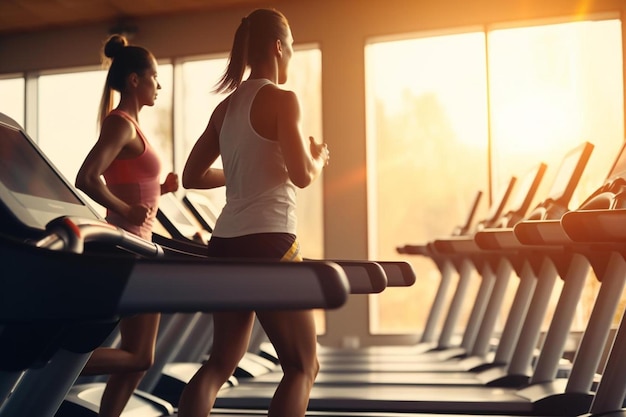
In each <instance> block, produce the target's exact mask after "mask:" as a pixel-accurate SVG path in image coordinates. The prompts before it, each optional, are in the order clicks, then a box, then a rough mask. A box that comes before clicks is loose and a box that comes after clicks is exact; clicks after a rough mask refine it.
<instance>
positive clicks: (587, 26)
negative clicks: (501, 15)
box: [489, 20, 624, 328]
mask: <svg viewBox="0 0 626 417" xmlns="http://www.w3.org/2000/svg"><path fill="white" fill-rule="evenodd" d="M621 40H622V34H621V25H620V22H619V21H618V20H605V21H586V22H573V23H564V24H555V25H546V26H537V27H525V28H515V29H503V30H495V31H493V32H490V33H489V64H490V67H489V74H490V92H491V100H490V101H491V109H492V111H491V120H492V138H493V149H494V152H493V154H494V160H493V167H494V181H498V180H501V179H506V178H509V177H510V176H511V175H518V174H522V173H523V172H524V171H525V170H527V169H528V168H529V167H530V165H531V164H536V163H538V162H539V161H543V162H545V163H546V164H547V165H548V171H547V172H546V176H545V177H544V180H543V182H542V187H541V188H540V189H539V191H538V193H537V195H538V198H537V200H538V201H541V200H543V199H544V198H545V197H546V196H547V194H548V190H549V187H550V186H551V185H552V181H553V178H554V175H555V174H556V172H555V171H556V170H557V169H558V167H559V163H560V161H561V159H562V158H563V156H564V155H565V153H566V152H567V151H568V150H570V149H571V148H573V147H574V146H576V145H577V144H579V143H581V142H583V141H589V142H591V143H593V144H594V145H595V148H594V150H593V153H592V155H591V159H590V161H589V164H588V166H587V168H586V170H585V174H584V176H583V178H582V179H581V182H580V184H579V186H578V188H577V191H576V194H575V195H574V198H573V200H572V202H571V204H570V209H575V208H576V207H578V205H579V204H580V203H581V202H582V200H583V199H585V198H586V197H587V196H589V195H590V194H591V193H592V192H593V191H594V190H595V189H596V188H597V187H598V186H599V185H601V184H602V182H603V181H604V179H605V177H606V175H607V174H608V171H609V169H610V166H611V163H612V162H613V161H614V159H615V156H616V153H617V151H618V149H619V148H620V145H621V144H622V143H623V141H624V120H623V115H624V108H623V100H624V98H623V72H622V45H621ZM588 284H589V288H588V289H587V290H586V291H585V293H584V295H583V302H581V303H580V311H579V314H577V320H576V321H575V322H574V325H573V326H574V328H581V327H582V326H584V324H585V323H586V320H587V318H588V316H589V313H590V310H591V307H592V305H593V302H594V300H595V294H596V290H595V288H594V287H596V286H597V281H595V280H594V279H589V280H588ZM559 294H560V292H559V291H558V289H555V291H554V292H553V296H554V299H555V300H556V297H558V296H559ZM555 302H556V301H554V302H553V303H552V306H554V305H555ZM550 317H551V314H547V315H546V323H545V324H544V327H547V324H548V320H549V318H550Z"/></svg>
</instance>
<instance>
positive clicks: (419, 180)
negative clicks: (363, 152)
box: [365, 33, 487, 333]
mask: <svg viewBox="0 0 626 417" xmlns="http://www.w3.org/2000/svg"><path fill="white" fill-rule="evenodd" d="M484 47H485V40H484V34H483V33H465V34H455V35H449V36H437V37H429V38H418V39H409V40H402V41H393V42H380V43H372V44H370V45H367V46H366V49H365V62H366V83H367V91H366V97H367V118H368V123H369V125H368V127H367V137H368V149H369V150H368V155H369V158H368V171H369V172H368V184H369V190H368V196H369V197H368V198H369V201H370V203H369V212H370V214H369V216H370V219H369V221H370V227H369V232H370V251H371V253H370V257H371V258H372V259H405V260H408V261H410V262H411V263H412V264H413V266H414V268H415V270H416V273H417V275H418V276H419V279H418V281H417V283H416V284H415V285H414V286H413V287H411V288H409V289H407V288H401V289H393V288H390V289H387V290H385V291H384V292H383V293H382V294H380V295H375V296H372V297H371V305H372V308H371V310H370V311H371V313H370V315H371V317H370V327H371V331H372V332H373V333H406V332H417V331H421V330H422V327H423V324H424V323H425V321H426V316H427V313H428V310H429V308H430V305H431V303H432V300H433V298H434V292H435V290H436V288H437V285H438V283H439V282H438V280H439V272H438V270H437V269H436V267H435V266H434V264H433V262H432V261H430V260H428V259H425V258H420V257H417V256H411V257H407V256H399V255H398V254H397V253H396V250H395V248H396V247H397V246H400V245H404V244H407V243H413V244H422V243H426V242H428V241H430V240H432V239H433V238H435V237H439V236H442V235H444V236H445V235H449V234H450V233H451V232H452V231H453V229H454V227H455V226H457V225H459V224H461V223H463V222H464V221H465V218H466V217H467V214H468V212H469V210H470V208H471V205H472V202H473V199H474V197H475V195H476V193H477V192H478V190H483V191H486V190H484V187H485V185H486V184H487V116H486V115H487V103H486V85H485V80H486V71H485V62H486V61H485V52H484Z"/></svg>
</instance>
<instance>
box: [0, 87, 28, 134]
mask: <svg viewBox="0 0 626 417" xmlns="http://www.w3.org/2000/svg"><path fill="white" fill-rule="evenodd" d="M24 84H25V83H24V77H16V78H0V113H4V114H6V115H7V116H9V117H10V118H12V119H13V120H15V121H16V122H18V123H19V124H20V125H21V126H24Z"/></svg>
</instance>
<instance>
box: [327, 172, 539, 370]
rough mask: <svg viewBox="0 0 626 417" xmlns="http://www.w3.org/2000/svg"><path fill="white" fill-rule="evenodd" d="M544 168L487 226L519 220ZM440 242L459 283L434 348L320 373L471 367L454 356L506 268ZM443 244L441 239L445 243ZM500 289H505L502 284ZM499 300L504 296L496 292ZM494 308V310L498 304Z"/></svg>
mask: <svg viewBox="0 0 626 417" xmlns="http://www.w3.org/2000/svg"><path fill="white" fill-rule="evenodd" d="M545 170H546V165H545V164H544V163H539V164H537V165H535V166H534V167H533V168H532V169H531V170H529V171H528V173H527V174H526V175H525V176H524V178H523V180H522V182H521V183H520V185H519V186H518V187H517V189H516V190H515V194H514V195H513V201H512V202H511V204H510V206H509V209H508V210H507V211H506V212H505V213H504V214H503V215H501V216H500V217H499V218H497V219H495V220H491V219H490V223H494V225H495V226H500V225H501V224H503V223H506V222H509V221H512V219H519V218H521V217H522V216H524V215H525V214H526V211H527V210H528V207H529V206H530V204H531V202H532V200H533V198H534V196H535V194H536V191H537V188H538V186H539V184H540V182H541V180H542V179H543V176H544V173H545ZM505 190H506V188H505ZM459 239H464V240H468V241H472V242H473V236H472V235H469V236H467V237H462V238H461V237H459ZM440 241H442V239H437V240H435V241H434V248H435V250H437V251H438V252H439V253H442V254H444V256H448V257H449V258H450V259H451V260H452V261H453V262H454V264H455V265H457V269H458V271H459V282H458V285H457V288H456V291H455V294H454V297H453V299H452V302H451V303H450V306H449V311H448V314H447V316H446V321H445V323H444V327H443V329H442V331H441V334H440V336H439V343H438V346H437V347H436V348H435V349H431V350H430V351H428V352H425V353H419V354H410V353H409V354H406V355H399V354H395V355H384V356H377V355H365V356H363V357H361V358H359V359H361V360H360V361H356V360H351V361H350V360H342V359H338V360H337V361H335V362H331V363H329V361H325V362H324V367H323V369H324V372H347V371H349V372H368V373H369V372H402V373H406V372H432V371H434V372H438V371H448V372H456V371H465V370H469V369H471V368H473V367H474V366H475V365H476V364H474V363H473V362H472V363H471V364H467V365H466V364H462V363H459V360H458V358H459V357H460V356H464V355H465V354H466V353H467V352H469V351H470V350H471V347H472V345H473V344H474V341H475V339H476V335H477V333H478V331H479V329H480V327H481V326H482V327H484V326H485V325H486V321H485V320H483V317H484V312H485V308H486V306H487V303H488V302H489V301H490V298H493V297H491V293H492V289H493V287H494V283H495V282H496V276H495V273H496V271H497V272H499V273H500V274H501V275H504V276H505V278H507V279H508V276H509V275H510V268H509V267H508V264H506V263H504V264H503V265H500V258H499V257H497V256H493V255H492V254H491V253H489V252H485V251H474V252H471V253H468V252H463V251H447V252H444V251H442V250H440V249H439V248H438V244H439V243H440ZM443 241H447V239H444V240H443ZM474 270H476V271H478V272H479V274H480V287H479V290H478V294H477V297H476V300H475V302H474V304H473V308H472V311H471V314H470V316H469V320H468V322H467V325H466V328H465V331H464V333H463V338H462V341H461V344H460V346H453V344H452V342H451V341H452V336H453V334H454V331H455V330H456V323H457V322H458V320H459V317H460V314H461V308H462V306H463V304H465V303H466V302H468V298H469V297H468V296H467V292H468V290H469V285H470V283H471V281H472V280H473V278H475V276H474V274H473V271H474ZM502 279H504V278H502ZM502 287H504V289H505V288H506V287H505V286H502ZM503 296H504V292H502V297H503ZM497 308H499V305H498V306H497ZM493 324H494V325H495V321H493ZM491 333H492V329H491V330H490V331H489V332H486V335H485V337H487V338H488V340H489V338H490V337H491ZM357 358H358V357H357Z"/></svg>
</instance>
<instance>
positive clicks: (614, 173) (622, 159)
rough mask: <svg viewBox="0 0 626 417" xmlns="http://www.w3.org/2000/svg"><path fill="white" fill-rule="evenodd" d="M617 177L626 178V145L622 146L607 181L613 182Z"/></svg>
mask: <svg viewBox="0 0 626 417" xmlns="http://www.w3.org/2000/svg"><path fill="white" fill-rule="evenodd" d="M617 177H622V178H626V143H624V145H623V146H622V149H621V150H620V154H619V156H618V158H617V160H616V161H615V164H614V165H613V168H611V172H609V176H608V177H607V179H609V180H612V179H614V178H617Z"/></svg>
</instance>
